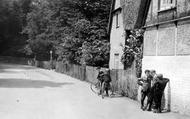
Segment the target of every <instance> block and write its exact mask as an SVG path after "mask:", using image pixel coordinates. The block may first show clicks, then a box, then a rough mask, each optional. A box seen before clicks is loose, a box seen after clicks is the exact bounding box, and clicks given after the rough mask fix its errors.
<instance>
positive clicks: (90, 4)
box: [0, 0, 111, 66]
mask: <svg viewBox="0 0 190 119" xmlns="http://www.w3.org/2000/svg"><path fill="white" fill-rule="evenodd" d="M1 3H3V4H1ZM7 4H8V5H7ZM110 6H111V0H13V1H12V2H10V1H9V2H7V1H6V0H0V15H1V16H3V17H1V18H0V26H1V29H0V30H1V31H0V43H1V52H0V53H1V54H5V55H6V53H13V52H12V50H13V51H16V52H17V54H22V55H26V56H32V57H34V56H35V57H36V58H37V59H38V60H49V55H50V54H49V53H50V51H51V50H52V51H53V56H54V59H57V60H59V61H63V62H70V63H75V64H87V65H92V66H108V62H109V35H108V34H107V25H108V19H109V11H110ZM5 44H6V45H5ZM15 44H16V45H15ZM3 46H5V47H3ZM17 46H18V48H16V47H17ZM15 49H16V50H15ZM13 54H15V53H13Z"/></svg>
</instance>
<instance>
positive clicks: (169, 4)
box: [159, 0, 176, 11]
mask: <svg viewBox="0 0 190 119" xmlns="http://www.w3.org/2000/svg"><path fill="white" fill-rule="evenodd" d="M175 5H176V0H159V10H160V11H162V10H167V9H171V8H174V7H175Z"/></svg>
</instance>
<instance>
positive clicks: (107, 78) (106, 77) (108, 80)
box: [102, 70, 111, 96]
mask: <svg viewBox="0 0 190 119" xmlns="http://www.w3.org/2000/svg"><path fill="white" fill-rule="evenodd" d="M103 79H104V82H103V91H104V90H105V91H106V96H109V94H108V90H109V89H110V88H111V86H110V83H111V77H110V70H106V71H105V74H104V77H103ZM102 93H103V92H102Z"/></svg>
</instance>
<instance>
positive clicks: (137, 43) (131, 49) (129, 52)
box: [121, 29, 144, 77]
mask: <svg viewBox="0 0 190 119" xmlns="http://www.w3.org/2000/svg"><path fill="white" fill-rule="evenodd" d="M128 35H129V36H128V38H126V44H125V46H123V55H122V57H121V62H122V63H123V64H124V66H125V67H126V68H130V67H131V66H132V64H133V62H134V61H136V63H135V64H136V72H137V77H139V76H140V75H141V66H142V64H141V63H142V57H143V54H142V43H143V35H144V31H143V30H142V29H136V30H131V31H130V34H128Z"/></svg>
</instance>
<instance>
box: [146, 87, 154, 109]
mask: <svg viewBox="0 0 190 119" xmlns="http://www.w3.org/2000/svg"><path fill="white" fill-rule="evenodd" d="M153 101H154V89H153V88H151V89H150V93H149V95H148V101H147V106H148V110H151V108H152V104H153Z"/></svg>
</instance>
